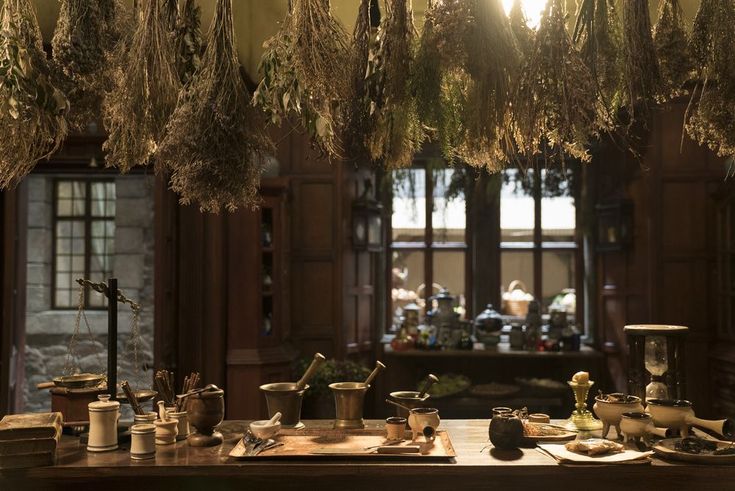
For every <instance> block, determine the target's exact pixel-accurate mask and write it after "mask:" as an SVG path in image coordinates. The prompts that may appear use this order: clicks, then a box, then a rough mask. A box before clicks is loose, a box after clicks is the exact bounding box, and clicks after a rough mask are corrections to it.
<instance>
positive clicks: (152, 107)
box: [103, 0, 181, 172]
mask: <svg viewBox="0 0 735 491" xmlns="http://www.w3.org/2000/svg"><path fill="white" fill-rule="evenodd" d="M126 47H127V46H126ZM121 50H122V48H121ZM119 60H120V62H121V63H120V65H119V66H116V67H115V68H116V70H115V73H114V79H113V80H114V87H113V90H112V91H111V92H110V93H109V94H107V97H106V98H105V104H104V122H105V127H106V128H107V132H108V133H109V137H108V139H107V141H106V142H105V144H104V146H103V149H104V150H105V151H107V158H106V160H107V164H108V165H109V166H114V167H117V168H119V169H120V170H121V171H122V172H128V171H129V170H130V169H132V168H133V167H134V166H136V165H146V164H147V163H148V160H149V159H150V157H151V156H152V155H153V153H154V152H155V150H156V145H157V143H159V142H160V141H161V139H162V138H163V135H164V130H165V127H166V123H167V122H168V119H169V117H170V115H171V113H172V112H173V109H174V107H175V106H176V99H177V97H178V93H179V90H180V88H181V83H180V82H179V77H178V75H177V73H176V67H175V65H174V61H175V57H174V51H173V47H172V46H171V42H170V40H169V36H168V33H167V32H166V28H165V26H164V25H163V19H162V17H161V13H160V8H159V3H158V1H157V0H149V1H148V3H147V4H146V6H145V9H144V11H143V18H142V19H141V21H140V23H139V24H138V26H137V29H136V31H135V33H134V35H133V38H132V41H131V43H130V47H129V49H127V50H125V51H124V52H122V53H120V54H119Z"/></svg>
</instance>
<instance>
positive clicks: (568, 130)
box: [514, 0, 610, 164]
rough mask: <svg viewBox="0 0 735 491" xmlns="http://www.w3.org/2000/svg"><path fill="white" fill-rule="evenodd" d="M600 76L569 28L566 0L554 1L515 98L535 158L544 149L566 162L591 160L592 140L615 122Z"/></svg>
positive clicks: (521, 139) (525, 147) (523, 142)
mask: <svg viewBox="0 0 735 491" xmlns="http://www.w3.org/2000/svg"><path fill="white" fill-rule="evenodd" d="M597 94H598V92H597V85H596V81H595V79H594V77H593V75H592V72H591V71H590V69H589V68H588V67H587V65H585V63H584V61H583V60H582V58H581V56H580V55H579V53H578V52H577V51H576V49H575V47H574V45H573V44H572V40H571V38H570V37H569V34H568V33H567V30H566V16H565V12H564V1H563V0H551V1H550V2H549V4H548V5H547V7H546V10H545V12H544V14H543V16H542V18H541V23H540V25H539V28H538V31H537V33H536V41H535V43H534V49H533V51H532V54H531V56H530V57H529V58H528V59H527V60H526V62H525V63H524V65H523V70H522V73H521V75H520V79H519V87H518V93H517V96H516V98H515V111H514V116H515V123H516V125H517V133H516V138H517V143H518V146H519V149H520V151H521V153H522V154H524V155H525V156H526V157H527V158H529V160H531V159H532V157H533V156H535V155H538V154H543V155H544V156H545V157H546V158H547V159H553V160H556V161H559V162H560V163H562V164H563V163H564V162H565V159H566V157H567V156H571V157H574V158H578V159H581V160H583V161H588V160H589V159H590V156H589V154H588V153H587V148H586V146H587V143H588V142H589V141H590V139H591V138H592V137H594V136H596V135H598V134H599V133H600V132H601V131H603V130H606V129H608V128H609V127H610V121H609V120H608V119H607V112H606V111H605V108H604V107H603V105H602V103H601V101H600V98H599V97H598V95H597Z"/></svg>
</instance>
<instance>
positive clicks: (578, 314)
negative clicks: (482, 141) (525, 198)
mask: <svg viewBox="0 0 735 491" xmlns="http://www.w3.org/2000/svg"><path fill="white" fill-rule="evenodd" d="M540 170H543V169H542V168H537V169H534V172H539V174H538V175H540ZM519 171H520V172H525V171H524V170H520V169H519ZM574 172H579V171H578V170H576V169H575V170H574ZM531 197H532V198H533V202H534V207H533V209H534V221H533V242H503V240H502V236H503V231H502V228H501V225H500V219H499V218H498V261H499V264H500V265H502V261H503V254H504V253H506V252H531V253H532V254H533V291H532V292H530V293H532V294H533V296H534V298H535V299H537V300H540V301H542V302H543V267H544V265H543V256H544V253H548V252H569V251H573V254H574V285H573V287H574V290H575V294H576V296H577V303H576V310H575V314H574V322H575V323H576V324H580V323H581V322H582V321H583V319H584V301H583V300H584V255H583V233H582V230H581V228H580V227H579V224H580V223H581V219H582V216H581V206H580V205H581V199H580V198H581V196H580V189H579V188H578V187H575V188H573V189H572V193H571V197H572V198H573V199H574V211H575V227H574V240H573V241H571V242H569V241H566V242H553V241H547V242H544V241H543V229H542V226H541V218H542V215H541V214H542V206H541V205H542V199H543V193H542V179H539V178H537V177H534V179H533V192H532V194H531ZM499 199H500V200H502V197H500V198H499ZM501 206H502V204H501V203H500V202H498V217H499V215H500V207H501ZM498 274H499V275H500V270H499V272H498ZM501 281H502V280H501ZM505 286H506V285H503V287H505ZM498 300H499V303H498V305H501V304H502V302H501V301H500V300H501V299H498ZM541 308H542V310H543V309H544V308H545V307H544V305H543V304H542V305H541Z"/></svg>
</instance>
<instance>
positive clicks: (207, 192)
mask: <svg viewBox="0 0 735 491" xmlns="http://www.w3.org/2000/svg"><path fill="white" fill-rule="evenodd" d="M272 151H273V147H272V144H271V143H270V141H269V140H268V137H267V136H266V135H265V132H264V130H263V128H262V123H261V115H260V114H259V113H257V112H256V110H255V108H253V107H252V105H251V104H250V96H249V94H248V91H247V88H246V87H245V83H244V81H243V79H242V75H241V74H240V64H239V62H238V60H237V51H236V49H235V34H234V29H233V25H232V0H217V8H216V11H215V16H214V20H213V21H212V25H211V27H210V29H209V32H208V33H207V48H206V50H205V52H204V55H203V57H202V66H201V68H200V69H199V71H197V72H196V73H195V75H194V78H193V79H192V81H191V83H190V84H189V86H188V87H187V88H186V89H185V91H184V93H183V95H182V97H181V98H180V99H179V104H178V105H177V107H176V111H175V112H174V114H173V116H172V117H171V121H170V122H169V124H168V127H167V132H166V138H165V139H164V141H163V142H162V143H161V146H160V148H159V150H158V153H157V158H158V163H159V165H160V166H161V167H162V168H164V169H166V170H167V171H170V172H171V188H172V189H173V190H174V191H175V192H177V193H178V194H179V195H180V200H181V203H183V204H189V203H196V204H198V205H199V208H200V209H201V210H202V211H208V212H213V213H218V212H219V211H221V210H222V209H223V208H225V209H227V210H229V211H234V210H235V209H237V208H239V207H245V208H254V207H256V206H257V205H258V204H259V202H260V198H259V196H258V186H259V183H260V174H261V172H262V168H263V164H264V162H265V158H266V156H267V155H268V153H269V152H272Z"/></svg>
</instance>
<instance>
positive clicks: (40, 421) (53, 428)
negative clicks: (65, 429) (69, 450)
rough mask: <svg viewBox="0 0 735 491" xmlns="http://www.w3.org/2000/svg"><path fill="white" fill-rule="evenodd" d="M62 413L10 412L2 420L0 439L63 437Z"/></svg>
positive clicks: (57, 438) (0, 422) (0, 421)
mask: <svg viewBox="0 0 735 491" xmlns="http://www.w3.org/2000/svg"><path fill="white" fill-rule="evenodd" d="M63 424H64V420H63V417H62V415H61V413H27V414H9V415H7V416H4V417H3V419H1V420H0V441H7V440H28V439H32V438H53V439H55V440H56V441H58V440H59V438H60V437H61V430H62V426H63Z"/></svg>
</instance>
